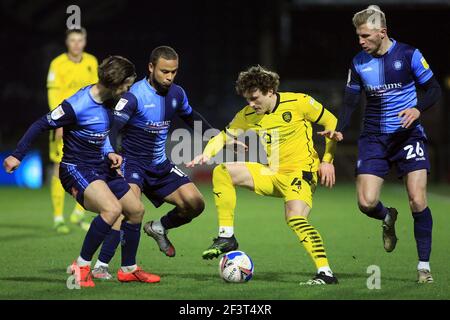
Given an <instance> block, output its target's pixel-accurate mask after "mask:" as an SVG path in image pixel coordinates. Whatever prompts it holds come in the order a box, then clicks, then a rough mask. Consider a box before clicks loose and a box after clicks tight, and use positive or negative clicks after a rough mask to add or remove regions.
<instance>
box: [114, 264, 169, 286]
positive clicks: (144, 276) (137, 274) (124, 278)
mask: <svg viewBox="0 0 450 320" xmlns="http://www.w3.org/2000/svg"><path fill="white" fill-rule="evenodd" d="M117 280H119V281H120V282H132V281H138V282H147V283H155V282H159V281H160V280H161V277H160V276H157V275H156V274H152V273H148V272H145V271H144V270H142V269H141V268H140V267H137V268H136V270H134V271H133V272H123V271H122V268H119V271H117Z"/></svg>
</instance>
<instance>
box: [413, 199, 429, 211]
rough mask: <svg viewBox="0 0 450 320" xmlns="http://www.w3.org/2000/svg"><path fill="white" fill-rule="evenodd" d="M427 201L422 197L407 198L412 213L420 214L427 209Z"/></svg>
mask: <svg viewBox="0 0 450 320" xmlns="http://www.w3.org/2000/svg"><path fill="white" fill-rule="evenodd" d="M427 205H428V204H427V199H426V197H424V196H422V195H415V196H410V197H409V207H410V208H411V211H412V212H421V211H423V210H424V209H425V208H426V207H427Z"/></svg>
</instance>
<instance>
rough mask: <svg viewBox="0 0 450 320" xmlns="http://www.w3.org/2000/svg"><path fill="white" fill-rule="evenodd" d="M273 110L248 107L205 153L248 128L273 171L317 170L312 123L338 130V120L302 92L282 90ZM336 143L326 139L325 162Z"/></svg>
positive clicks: (214, 151)
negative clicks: (254, 135)
mask: <svg viewBox="0 0 450 320" xmlns="http://www.w3.org/2000/svg"><path fill="white" fill-rule="evenodd" d="M276 95H277V101H276V105H275V107H274V108H273V110H272V112H271V113H266V114H262V115H258V114H256V112H255V110H254V109H253V108H252V107H250V106H246V107H245V108H243V109H242V110H241V111H239V112H238V113H237V114H236V116H235V117H234V119H233V120H232V121H231V122H230V124H229V125H228V126H227V127H226V129H225V130H224V131H222V132H221V133H220V134H219V135H217V136H216V137H214V138H213V139H211V140H210V142H209V143H208V145H207V146H206V148H205V150H204V154H205V155H207V156H209V157H213V156H214V155H215V154H217V153H218V152H219V151H220V150H221V149H222V148H223V145H224V143H225V140H226V139H227V136H228V137H234V138H236V137H237V136H239V135H240V134H242V133H243V132H245V131H246V130H253V131H255V132H256V133H257V134H258V136H259V137H260V139H261V143H262V145H263V146H264V149H265V151H266V153H267V159H268V162H269V167H270V168H271V169H272V170H275V171H278V172H284V173H290V172H294V171H297V170H304V171H310V172H313V171H317V170H318V167H319V163H320V160H319V156H318V154H317V152H316V150H315V149H314V142H313V139H312V135H313V130H312V123H318V124H319V125H322V126H324V127H325V130H335V128H336V124H337V119H336V117H335V116H334V115H333V114H332V113H331V112H329V111H328V110H327V109H325V108H324V106H322V104H320V103H319V102H317V101H316V100H315V99H314V98H312V97H311V96H309V95H306V94H303V93H291V92H279V93H277V94H276ZM335 147H336V143H335V142H334V141H333V140H330V139H328V138H326V148H325V154H324V156H323V158H322V159H323V161H326V162H332V161H333V158H334V151H335Z"/></svg>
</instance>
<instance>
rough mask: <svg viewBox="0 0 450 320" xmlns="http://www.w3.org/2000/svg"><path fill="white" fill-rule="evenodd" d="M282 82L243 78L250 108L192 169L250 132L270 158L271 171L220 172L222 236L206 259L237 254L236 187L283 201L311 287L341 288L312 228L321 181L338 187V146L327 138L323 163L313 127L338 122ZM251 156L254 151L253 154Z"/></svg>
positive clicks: (240, 87) (259, 71)
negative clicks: (310, 272) (308, 266)
mask: <svg viewBox="0 0 450 320" xmlns="http://www.w3.org/2000/svg"><path fill="white" fill-rule="evenodd" d="M278 86H279V76H278V74H276V73H275V72H271V71H268V70H266V69H264V68H262V67H261V66H254V67H251V68H249V69H248V70H247V71H244V72H241V73H240V74H239V77H238V80H237V82H236V90H237V93H238V94H239V95H242V96H243V97H244V98H245V99H246V100H247V102H248V105H247V106H246V107H244V108H243V109H242V110H241V111H240V112H238V113H237V114H236V116H235V117H234V119H233V120H232V121H231V123H230V124H229V125H228V126H227V127H226V129H225V130H224V131H222V132H220V133H219V134H218V135H217V136H215V137H214V138H213V139H211V140H210V141H209V143H208V144H207V146H206V147H205V149H204V151H203V153H202V154H201V155H199V156H197V157H195V159H194V160H192V161H191V162H190V163H188V167H193V166H195V165H197V164H203V163H205V162H207V161H208V160H209V159H211V158H212V157H213V156H215V155H216V154H217V153H218V152H219V151H220V150H221V149H222V148H223V146H224V144H225V143H226V141H227V139H229V138H231V139H236V138H237V137H238V136H239V135H240V134H242V133H243V132H245V131H247V130H253V131H255V132H256V133H257V134H258V136H259V137H260V139H261V142H262V144H263V146H264V149H265V151H266V153H267V159H268V165H263V164H260V163H256V162H233V163H231V162H227V163H222V164H220V165H218V166H216V167H215V168H214V171H213V177H212V181H213V192H214V194H215V197H214V200H215V204H216V208H217V213H218V220H219V236H218V237H217V238H216V239H214V242H213V244H212V245H211V246H210V247H209V248H208V249H207V250H206V251H204V252H203V258H204V259H212V258H216V257H218V256H219V255H221V254H223V253H225V252H229V251H232V250H236V249H237V248H238V243H237V240H236V238H235V236H234V209H235V206H236V191H235V187H236V186H241V187H245V188H247V189H250V190H252V191H254V192H255V193H257V194H259V195H263V196H272V197H277V198H282V199H283V200H284V204H285V211H284V213H285V219H286V222H287V224H288V226H289V228H290V229H291V230H292V231H293V232H294V233H295V234H296V236H297V237H298V239H299V241H300V243H301V244H302V245H303V247H304V248H305V250H306V251H307V252H308V254H309V255H310V256H311V258H312V260H313V262H314V264H315V265H316V267H317V273H316V275H315V276H314V277H313V279H311V280H309V281H307V282H306V284H309V285H324V284H336V283H337V282H338V281H337V278H336V277H335V275H334V274H333V272H332V270H331V268H330V266H329V263H328V259H327V255H326V252H325V247H324V244H323V240H322V237H321V236H320V234H319V232H318V231H317V230H316V228H314V227H313V226H312V225H311V224H310V223H309V222H308V216H309V213H310V211H311V208H312V203H313V201H312V198H313V193H314V190H315V189H316V185H317V181H318V179H320V180H321V183H322V184H323V185H325V186H327V187H330V188H331V187H332V186H333V185H334V183H335V173H334V166H333V157H334V151H335V148H336V142H334V141H333V140H330V139H328V138H326V147H325V154H324V156H323V158H322V162H321V161H320V159H319V156H318V154H317V152H316V151H315V150H314V145H313V140H312V134H313V131H312V123H318V124H319V125H321V126H323V127H324V128H325V130H333V128H335V127H336V123H337V119H336V117H335V116H334V115H333V114H331V113H330V112H329V111H328V110H327V109H325V108H324V107H323V106H322V105H321V104H320V103H319V102H317V101H316V100H315V99H314V98H312V97H311V96H309V95H307V94H303V93H291V92H278ZM250 152H251V150H250Z"/></svg>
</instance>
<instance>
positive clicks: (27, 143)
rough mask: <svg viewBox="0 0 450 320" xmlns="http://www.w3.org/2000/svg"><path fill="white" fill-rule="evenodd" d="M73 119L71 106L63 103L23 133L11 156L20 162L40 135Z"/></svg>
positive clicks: (70, 122) (67, 123)
mask: <svg viewBox="0 0 450 320" xmlns="http://www.w3.org/2000/svg"><path fill="white" fill-rule="evenodd" d="M74 119H76V116H75V112H74V111H73V109H72V106H71V105H70V104H68V103H63V104H62V105H60V106H59V107H57V108H56V109H54V110H53V111H51V112H49V113H48V114H46V115H45V116H43V117H41V118H39V119H38V120H36V121H35V122H34V123H33V124H32V125H31V126H30V127H29V128H28V130H27V132H25V134H24V136H23V137H22V139H20V141H19V143H18V144H17V147H16V150H14V152H13V153H12V155H11V156H13V157H14V158H16V159H17V160H19V161H22V159H23V158H24V157H25V155H26V154H27V152H28V151H29V149H30V147H31V145H32V144H33V142H34V141H35V140H36V139H37V137H38V136H39V135H40V134H42V133H43V132H44V131H47V130H51V129H55V128H60V127H63V126H65V125H69V124H72V123H73V122H74Z"/></svg>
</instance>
